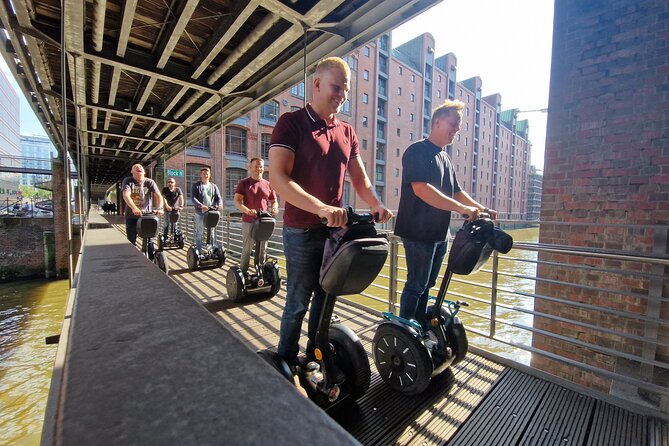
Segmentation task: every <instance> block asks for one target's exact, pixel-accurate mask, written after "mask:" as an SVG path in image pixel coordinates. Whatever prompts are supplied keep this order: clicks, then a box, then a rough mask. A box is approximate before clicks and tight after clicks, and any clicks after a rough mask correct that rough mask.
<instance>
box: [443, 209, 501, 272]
mask: <svg viewBox="0 0 669 446" xmlns="http://www.w3.org/2000/svg"><path fill="white" fill-rule="evenodd" d="M512 247H513V238H512V237H511V236H510V235H509V234H507V233H506V232H504V231H502V230H501V229H499V228H498V227H497V226H495V224H494V223H493V221H492V220H491V219H489V218H478V219H476V220H474V221H472V222H465V223H464V224H463V225H462V228H460V230H459V231H458V233H457V234H455V239H454V240H453V243H452V245H451V252H450V253H449V255H448V269H449V270H450V271H451V272H453V273H454V274H463V275H467V274H472V273H475V272H476V271H478V270H479V269H481V267H483V265H484V264H485V262H486V261H487V260H488V258H490V255H491V254H492V251H493V250H495V251H498V252H501V253H502V254H506V253H507V252H509V251H510V250H511V248H512Z"/></svg>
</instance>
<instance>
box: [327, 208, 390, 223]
mask: <svg viewBox="0 0 669 446" xmlns="http://www.w3.org/2000/svg"><path fill="white" fill-rule="evenodd" d="M346 215H347V217H348V223H346V224H347V225H350V224H353V223H371V222H373V221H375V220H376V219H377V218H378V215H376V214H372V213H371V212H360V213H357V212H354V211H353V208H352V207H350V206H347V207H346ZM321 223H322V224H324V225H326V224H328V219H327V218H321Z"/></svg>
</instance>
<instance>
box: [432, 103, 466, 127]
mask: <svg viewBox="0 0 669 446" xmlns="http://www.w3.org/2000/svg"><path fill="white" fill-rule="evenodd" d="M464 108H465V103H464V102H462V101H459V100H457V99H455V100H451V99H446V100H445V101H444V103H443V104H441V105H440V106H439V107H437V108H435V109H434V110H432V124H434V121H435V119H437V118H444V117H446V116H448V115H450V114H451V112H455V113H457V114H458V116H460V119H462V110H464Z"/></svg>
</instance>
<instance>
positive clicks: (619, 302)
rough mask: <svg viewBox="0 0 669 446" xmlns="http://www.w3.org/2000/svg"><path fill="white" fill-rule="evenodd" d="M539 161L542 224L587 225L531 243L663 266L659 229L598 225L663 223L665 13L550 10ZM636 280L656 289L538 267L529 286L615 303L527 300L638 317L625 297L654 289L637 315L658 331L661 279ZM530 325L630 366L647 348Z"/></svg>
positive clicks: (638, 300)
mask: <svg viewBox="0 0 669 446" xmlns="http://www.w3.org/2000/svg"><path fill="white" fill-rule="evenodd" d="M545 160H546V161H545V166H544V188H543V196H542V209H541V219H542V220H544V221H559V222H587V223H588V224H587V225H584V226H577V225H574V226H570V227H568V228H567V227H563V226H554V227H550V226H543V227H542V230H541V234H540V242H542V243H551V244H568V245H573V246H583V247H590V248H605V249H606V248H608V249H622V250H625V251H631V252H635V253H642V254H643V253H645V254H653V255H659V256H666V255H667V234H666V233H667V231H666V229H662V230H657V229H652V228H649V229H644V230H641V229H636V230H635V229H634V228H632V229H624V228H621V227H606V228H605V227H603V226H602V225H601V224H610V223H613V224H631V225H634V224H636V225H642V224H643V225H667V224H669V2H667V1H666V0H645V1H637V0H612V1H603V0H590V1H588V2H583V1H576V0H556V1H555V16H554V37H553V56H552V69H551V87H550V96H549V115H548V129H547V146H546V155H545ZM540 259H541V260H546V261H553V262H561V261H567V262H572V263H576V264H585V265H589V266H596V267H604V268H609V269H616V268H623V269H626V270H628V271H632V268H634V267H633V266H632V265H625V264H622V263H621V262H613V261H602V260H595V259H584V258H582V257H580V256H573V257H567V256H557V255H551V256H549V255H542V256H540ZM639 272H645V273H653V274H656V277H660V279H655V282H653V281H652V280H651V279H648V278H644V277H642V276H641V275H639V277H635V276H634V275H629V276H627V277H623V276H614V275H611V274H604V273H596V272H592V271H587V270H574V269H565V268H559V267H555V266H550V267H548V266H543V267H540V268H539V270H538V276H539V277H542V278H546V279H554V280H564V281H569V282H580V283H584V284H586V285H592V286H594V287H605V288H609V289H617V290H618V291H619V294H615V293H613V294H612V293H601V292H596V291H590V290H587V289H575V288H572V287H566V286H562V285H560V284H556V283H545V282H542V283H539V284H538V285H537V294H538V295H546V296H553V297H558V298H562V299H566V300H571V301H579V302H583V303H585V304H589V305H594V306H596V307H607V308H610V309H614V310H624V311H631V312H635V313H638V314H643V315H647V314H648V313H647V312H648V309H649V302H652V299H647V298H644V297H632V296H631V295H647V294H649V289H650V288H651V287H655V289H658V288H659V293H661V295H662V298H663V299H664V302H663V303H662V304H661V305H660V307H659V309H658V310H657V311H656V313H655V314H648V315H650V316H652V317H654V318H659V319H661V320H666V319H667V318H668V317H669V305H667V297H668V296H669V283H668V281H667V279H666V278H667V277H669V271H667V268H662V267H660V268H659V270H658V268H657V267H655V268H654V269H653V268H651V267H649V266H644V267H642V268H641V269H640V271H639ZM662 277H664V279H662ZM658 280H659V282H660V283H659V287H658ZM656 292H657V291H656ZM630 294H631V295H630ZM658 300H659V299H657V298H656V300H655V301H656V302H657V301H658ZM535 309H536V311H538V312H543V313H549V314H552V315H557V316H562V317H565V318H569V319H571V320H576V321H582V322H585V323H589V324H593V325H596V326H599V327H603V328H605V329H607V328H610V329H614V330H616V331H626V332H627V333H630V334H634V335H638V336H644V333H647V331H645V326H644V322H643V321H640V320H636V321H634V320H631V319H629V318H620V317H617V316H615V315H612V314H611V313H609V314H606V313H602V312H598V311H596V310H588V309H587V308H586V309H584V308H583V307H580V308H579V307H576V306H570V305H561V304H556V303H555V302H550V301H548V300H541V299H537V301H536V306H535ZM535 326H536V327H537V328H540V329H543V330H548V331H552V332H555V333H559V334H561V335H563V336H568V337H571V338H575V339H579V340H581V341H584V342H592V343H596V344H599V345H602V346H604V347H608V348H612V349H615V350H618V351H622V352H626V353H630V354H633V355H641V354H642V352H643V351H644V349H646V353H647V351H648V350H647V349H648V348H649V347H648V344H646V345H645V346H644V344H643V343H641V342H635V341H631V340H629V339H624V338H620V337H617V336H614V335H611V334H607V333H606V332H603V331H601V330H591V329H588V328H586V327H584V326H581V325H576V324H570V323H566V322H560V321H556V320H552V321H551V320H549V319H547V318H541V317H537V318H535ZM667 336H669V330H667V327H666V326H662V325H659V332H658V334H657V339H660V340H661V339H664V340H666V339H667ZM534 345H535V346H536V347H539V348H542V349H544V350H547V351H550V352H553V353H555V354H559V355H561V356H563V357H566V358H569V359H574V360H576V361H579V362H581V363H585V364H590V365H594V366H596V367H599V368H603V369H606V370H610V371H615V372H618V373H624V372H625V370H629V369H633V368H634V367H636V369H637V370H639V369H640V368H641V366H640V363H639V362H634V361H626V364H623V362H622V361H621V360H620V359H618V360H616V359H615V357H614V356H610V355H606V354H603V353H601V352H600V353H598V352H595V351H592V350H588V349H584V348H581V347H577V346H575V345H574V344H572V343H567V342H562V341H558V340H556V339H552V338H548V337H545V336H540V335H535V337H534ZM652 348H653V353H652V355H653V358H651V359H656V360H660V361H664V362H665V363H666V362H668V361H669V351H668V349H667V348H662V347H657V348H655V347H652ZM532 365H533V366H535V367H538V368H542V369H545V370H547V371H549V372H551V373H553V374H556V375H558V376H561V377H563V378H566V379H570V380H572V381H575V382H577V383H580V384H584V385H588V386H591V387H594V388H596V389H598V390H601V391H605V392H611V393H616V391H615V387H616V385H615V384H614V383H613V382H611V381H610V380H608V379H606V378H603V377H602V376H601V375H596V374H593V373H590V372H586V371H583V370H581V369H578V368H575V367H569V366H566V365H564V364H562V363H559V362H556V361H552V360H550V359H546V358H544V357H541V356H539V355H533V359H532ZM650 375H651V378H650V379H651V380H652V381H653V382H654V383H655V384H657V385H660V386H667V385H668V384H669V376H667V373H666V370H663V369H660V368H656V369H655V370H651V372H650ZM639 393H642V392H639ZM642 396H643V395H642ZM653 402H654V403H658V404H665V409H666V401H665V402H664V403H662V402H658V401H653Z"/></svg>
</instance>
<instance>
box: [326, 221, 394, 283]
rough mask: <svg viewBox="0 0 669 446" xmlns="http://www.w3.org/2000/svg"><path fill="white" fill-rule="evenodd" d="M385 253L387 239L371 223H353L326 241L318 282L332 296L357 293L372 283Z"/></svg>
mask: <svg viewBox="0 0 669 446" xmlns="http://www.w3.org/2000/svg"><path fill="white" fill-rule="evenodd" d="M387 256H388V238H387V237H386V236H385V235H379V234H377V233H376V229H375V228H374V223H354V224H351V225H350V226H347V227H345V228H341V229H339V230H337V231H335V232H334V233H333V234H332V235H331V236H330V237H329V238H328V240H327V242H326V243H325V250H324V251H323V263H322V264H321V273H320V281H319V283H320V285H321V287H322V288H323V289H324V290H325V292H326V293H328V294H331V295H334V296H342V295H348V294H358V293H361V292H362V291H364V290H365V288H367V287H368V286H369V284H371V283H372V282H373V281H374V279H375V278H376V276H377V275H378V274H379V271H381V268H382V267H383V264H384V263H385V262H386V257H387Z"/></svg>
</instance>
